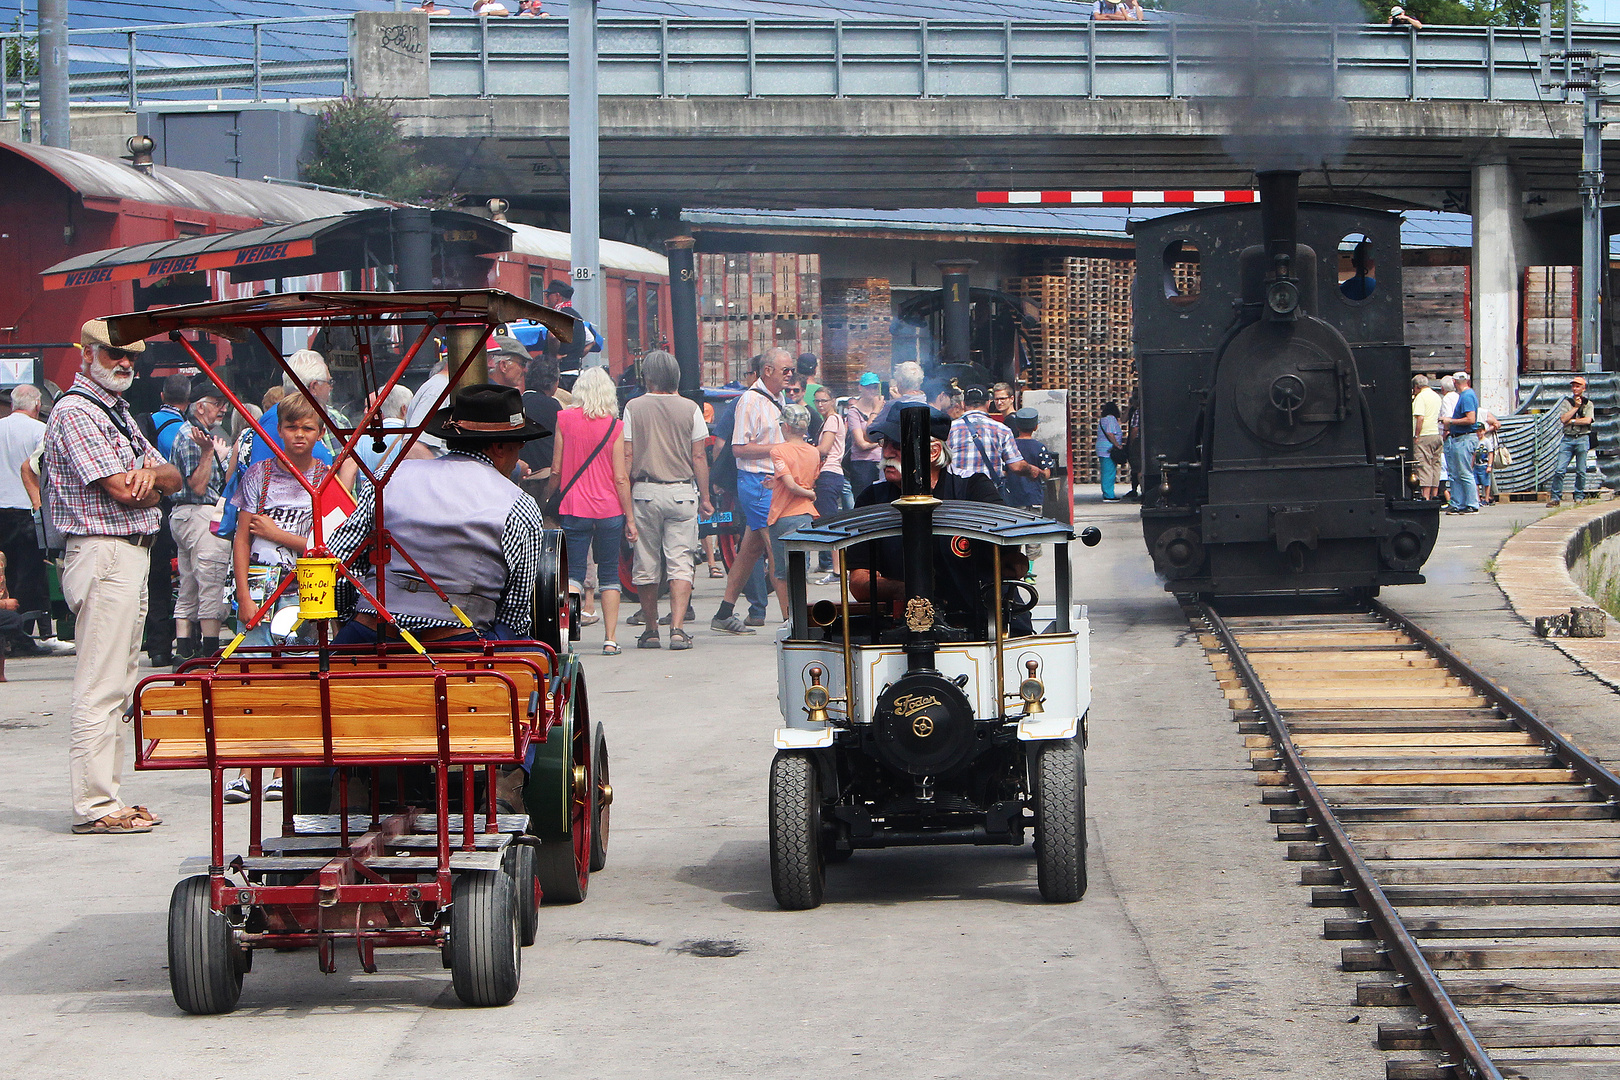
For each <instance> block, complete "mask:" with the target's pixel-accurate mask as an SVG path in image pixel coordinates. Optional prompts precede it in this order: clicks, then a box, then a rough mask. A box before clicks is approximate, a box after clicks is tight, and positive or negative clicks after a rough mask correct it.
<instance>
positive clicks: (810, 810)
mask: <svg viewBox="0 0 1620 1080" xmlns="http://www.w3.org/2000/svg"><path fill="white" fill-rule="evenodd" d="M819 788H820V785H819V784H818V783H817V782H816V763H815V760H814V759H813V758H811V757H810V755H809V754H802V753H780V754H777V755H776V759H775V760H774V761H772V762H771V892H773V893H774V894H776V902H777V903H778V904H780V905H782V907H783V908H785V909H786V910H788V911H807V910H809V909H810V908H814V907H820V906H821V900H822V890H823V886H824V885H825V882H826V872H825V865H824V863H823V861H822V853H821V792H820V790H819Z"/></svg>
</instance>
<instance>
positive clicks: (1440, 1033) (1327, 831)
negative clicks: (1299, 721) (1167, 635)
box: [1197, 601, 1503, 1080]
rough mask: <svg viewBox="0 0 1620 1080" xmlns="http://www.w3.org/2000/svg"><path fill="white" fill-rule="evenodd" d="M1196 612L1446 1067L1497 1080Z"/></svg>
mask: <svg viewBox="0 0 1620 1080" xmlns="http://www.w3.org/2000/svg"><path fill="white" fill-rule="evenodd" d="M1197 610H1198V612H1199V614H1200V615H1202V616H1203V618H1204V620H1205V621H1206V622H1207V623H1208V624H1209V628H1210V629H1211V630H1212V631H1214V633H1215V636H1216V637H1217V638H1219V639H1220V642H1221V645H1222V647H1223V648H1224V649H1225V650H1226V655H1227V657H1228V658H1229V659H1230V660H1231V661H1232V666H1233V667H1234V668H1236V669H1237V672H1238V675H1239V677H1240V678H1242V680H1243V682H1244V685H1245V686H1246V687H1247V688H1248V691H1249V696H1250V698H1251V699H1252V700H1253V701H1254V705H1255V710H1256V711H1257V712H1258V713H1260V715H1261V716H1262V717H1264V718H1265V722H1266V727H1267V728H1268V729H1270V732H1271V738H1272V740H1273V741H1274V742H1275V743H1276V744H1277V755H1278V757H1279V758H1280V759H1281V762H1282V766H1283V769H1284V771H1286V772H1287V773H1288V775H1289V778H1290V779H1291V780H1292V781H1293V785H1294V791H1295V792H1296V793H1297V794H1298V795H1299V797H1300V799H1301V801H1302V802H1304V804H1305V810H1306V813H1308V814H1309V815H1310V816H1311V820H1312V822H1313V823H1314V824H1315V825H1316V829H1317V833H1318V835H1319V836H1320V837H1321V839H1322V840H1323V841H1324V842H1325V843H1326V844H1327V846H1328V848H1329V850H1331V851H1332V853H1333V858H1334V861H1335V862H1336V863H1338V865H1339V870H1340V872H1341V873H1343V874H1344V877H1345V881H1346V882H1347V883H1348V884H1349V886H1350V888H1351V890H1352V891H1353V892H1354V893H1355V894H1356V900H1357V902H1358V903H1359V904H1360V905H1361V909H1362V910H1363V911H1365V912H1366V913H1367V917H1368V919H1369V920H1370V921H1371V922H1372V925H1373V929H1374V931H1375V932H1376V933H1377V935H1378V937H1379V940H1381V941H1382V942H1383V943H1384V946H1385V948H1386V949H1388V950H1389V957H1390V962H1391V963H1392V964H1393V965H1394V967H1395V969H1396V970H1397V971H1399V972H1400V973H1401V975H1402V976H1404V977H1405V978H1406V980H1407V987H1406V988H1407V992H1408V993H1409V994H1411V996H1412V1000H1413V1001H1414V1002H1415V1003H1416V1004H1417V1007H1418V1010H1419V1012H1420V1013H1421V1014H1422V1015H1423V1018H1424V1019H1425V1020H1426V1021H1427V1022H1428V1024H1429V1029H1430V1031H1431V1032H1432V1033H1433V1034H1434V1038H1435V1041H1436V1042H1437V1043H1438V1044H1439V1045H1440V1048H1441V1050H1442V1051H1443V1052H1444V1053H1445V1054H1446V1055H1447V1056H1448V1057H1450V1058H1451V1060H1452V1062H1453V1063H1454V1064H1455V1065H1457V1066H1459V1067H1460V1068H1462V1069H1463V1070H1464V1075H1466V1076H1469V1077H1472V1078H1475V1080H1503V1076H1502V1073H1501V1071H1500V1070H1499V1069H1497V1067H1496V1065H1495V1063H1494V1062H1492V1061H1491V1059H1490V1055H1488V1054H1487V1053H1486V1052H1485V1048H1484V1047H1483V1046H1481V1045H1480V1043H1479V1040H1478V1039H1477V1038H1476V1037H1475V1036H1474V1033H1473V1031H1472V1030H1470V1029H1469V1027H1468V1022H1467V1021H1466V1020H1465V1019H1463V1015H1462V1013H1461V1012H1459V1011H1458V1009H1457V1005H1456V1003H1455V1002H1453V1001H1452V1000H1451V995H1450V994H1448V993H1447V992H1446V988H1445V987H1444V986H1443V985H1441V983H1440V978H1439V976H1437V975H1436V974H1435V972H1434V968H1432V967H1430V966H1429V962H1428V960H1426V959H1425V958H1424V956H1423V950H1422V949H1421V948H1419V947H1418V943H1417V941H1416V940H1414V939H1413V937H1412V935H1411V933H1409V932H1408V931H1407V929H1406V924H1405V923H1404V922H1403V921H1402V920H1401V916H1400V913H1399V912H1397V911H1396V910H1395V906H1394V905H1393V904H1391V903H1390V902H1389V898H1388V897H1387V896H1385V895H1384V890H1383V888H1382V887H1381V886H1380V885H1379V884H1378V880H1377V878H1375V877H1374V876H1373V872H1372V868H1371V867H1369V866H1368V865H1367V862H1366V860H1364V859H1363V858H1362V857H1361V855H1360V854H1359V853H1358V852H1357V851H1356V848H1355V844H1354V843H1352V842H1351V840H1350V836H1349V834H1348V833H1346V832H1345V831H1344V826H1343V825H1341V824H1340V823H1339V819H1338V817H1336V816H1335V815H1334V813H1333V810H1332V808H1331V807H1329V806H1328V803H1327V798H1326V796H1324V795H1323V794H1322V789H1321V788H1319V787H1317V786H1316V781H1314V780H1312V779H1311V773H1310V769H1309V768H1308V767H1307V766H1306V764H1305V759H1304V758H1303V757H1302V756H1301V755H1300V752H1299V748H1298V747H1297V746H1295V745H1294V740H1293V736H1292V735H1290V734H1289V731H1288V724H1287V722H1286V721H1284V720H1283V718H1282V713H1281V712H1280V711H1279V710H1278V709H1277V706H1276V704H1275V703H1274V702H1273V701H1272V700H1271V695H1270V694H1269V693H1267V692H1266V687H1265V684H1264V683H1263V682H1261V680H1260V677H1259V675H1258V674H1256V673H1255V670H1254V667H1253V666H1252V665H1251V664H1250V663H1249V658H1248V655H1247V654H1246V653H1244V651H1243V648H1242V646H1240V645H1239V644H1238V643H1237V639H1236V638H1235V637H1233V635H1232V631H1231V629H1230V628H1228V627H1227V625H1226V621H1225V620H1224V619H1222V618H1221V617H1220V615H1219V614H1218V613H1217V612H1216V611H1215V609H1214V608H1213V607H1211V606H1210V605H1209V604H1207V603H1204V602H1203V601H1199V603H1198V607H1197ZM1386 610H1387V609H1386Z"/></svg>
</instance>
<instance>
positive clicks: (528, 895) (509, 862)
mask: <svg viewBox="0 0 1620 1080" xmlns="http://www.w3.org/2000/svg"><path fill="white" fill-rule="evenodd" d="M536 855H537V853H536V849H535V846H534V845H533V844H531V843H528V842H526V841H523V840H519V841H517V842H516V843H513V844H508V845H507V847H506V855H505V857H504V858H502V860H501V865H502V868H503V869H505V871H506V873H507V876H508V877H510V878H511V879H512V894H513V896H514V897H516V899H517V920H518V944H520V945H533V944H534V937H535V934H537V933H539V931H540V876H539V874H538V873H536V867H535V864H536Z"/></svg>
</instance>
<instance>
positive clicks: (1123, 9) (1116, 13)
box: [1091, 0, 1146, 22]
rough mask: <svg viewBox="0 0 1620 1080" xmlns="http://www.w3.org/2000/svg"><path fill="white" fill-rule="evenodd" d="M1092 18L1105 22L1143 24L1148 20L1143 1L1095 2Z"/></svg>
mask: <svg viewBox="0 0 1620 1080" xmlns="http://www.w3.org/2000/svg"><path fill="white" fill-rule="evenodd" d="M1091 17H1092V18H1093V19H1100V20H1102V21H1105V22H1141V21H1142V20H1143V19H1144V18H1146V16H1145V15H1144V14H1143V12H1142V0H1095V3H1093V4H1092V5H1091Z"/></svg>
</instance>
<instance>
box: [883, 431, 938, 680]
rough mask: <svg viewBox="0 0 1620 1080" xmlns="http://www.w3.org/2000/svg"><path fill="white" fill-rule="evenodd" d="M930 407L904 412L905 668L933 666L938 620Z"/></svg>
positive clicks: (899, 504) (901, 503)
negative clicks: (935, 624) (935, 628)
mask: <svg viewBox="0 0 1620 1080" xmlns="http://www.w3.org/2000/svg"><path fill="white" fill-rule="evenodd" d="M930 412H931V410H930V409H929V408H928V406H926V405H906V406H904V407H902V408H901V410H900V497H899V498H898V499H896V500H895V501H894V505H895V507H896V508H897V509H898V510H899V511H900V543H901V548H902V550H903V552H904V555H905V570H906V610H905V620H906V631H907V632H906V645H905V649H906V669H907V670H908V671H924V670H932V669H933V667H934V652H935V650H936V649H937V648H938V642H936V641H935V640H934V623H935V621H936V620H937V619H938V605H937V604H936V602H935V594H934V507H936V506H938V505H939V500H938V499H936V498H934V489H933V485H932V484H931V483H930V482H929V481H930V478H931V476H930V470H929V461H930V459H931V458H932V456H933V454H932V450H933V448H932V446H931V445H930V443H929V434H928V418H929V415H930Z"/></svg>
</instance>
